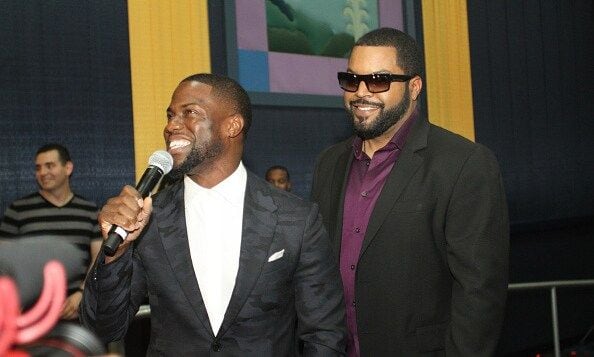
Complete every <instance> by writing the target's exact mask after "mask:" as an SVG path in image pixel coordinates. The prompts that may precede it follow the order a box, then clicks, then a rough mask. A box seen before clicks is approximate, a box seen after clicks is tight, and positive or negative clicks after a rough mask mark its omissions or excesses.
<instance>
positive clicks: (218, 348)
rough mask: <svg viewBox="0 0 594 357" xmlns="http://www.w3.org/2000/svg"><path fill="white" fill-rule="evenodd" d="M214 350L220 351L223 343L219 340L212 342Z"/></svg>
mask: <svg viewBox="0 0 594 357" xmlns="http://www.w3.org/2000/svg"><path fill="white" fill-rule="evenodd" d="M212 350H213V351H215V352H219V351H220V350H221V344H220V343H218V342H215V343H213V344H212Z"/></svg>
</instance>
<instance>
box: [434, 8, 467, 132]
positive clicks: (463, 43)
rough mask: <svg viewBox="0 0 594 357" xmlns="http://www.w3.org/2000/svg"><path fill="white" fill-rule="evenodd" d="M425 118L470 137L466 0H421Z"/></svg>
mask: <svg viewBox="0 0 594 357" xmlns="http://www.w3.org/2000/svg"><path fill="white" fill-rule="evenodd" d="M422 9H423V38H424V42H425V70H426V72H425V74H426V89H427V106H428V111H429V119H430V120H431V122H433V123H434V124H437V125H439V126H442V127H444V128H447V129H449V130H451V131H454V132H456V133H458V134H460V135H462V136H465V137H466V138H468V139H470V140H474V115H473V111H472V82H471V74H470V49H469V44H468V19H467V11H466V0H423V2H422Z"/></svg>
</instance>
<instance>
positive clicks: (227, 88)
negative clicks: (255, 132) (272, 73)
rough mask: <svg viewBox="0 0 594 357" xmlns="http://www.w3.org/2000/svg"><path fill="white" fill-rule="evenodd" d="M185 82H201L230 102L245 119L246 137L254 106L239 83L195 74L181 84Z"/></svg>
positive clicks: (212, 75) (244, 130) (244, 134)
mask: <svg viewBox="0 0 594 357" xmlns="http://www.w3.org/2000/svg"><path fill="white" fill-rule="evenodd" d="M183 82H200V83H204V84H208V85H209V86H212V88H213V95H214V96H216V97H218V98H220V99H223V100H225V101H229V102H230V105H231V106H233V110H235V111H236V112H237V113H239V114H240V115H241V116H242V117H243V121H244V123H243V136H244V138H245V137H246V135H247V132H248V130H249V128H250V126H251V125H252V104H251V102H250V97H249V96H248V94H247V92H246V91H245V89H243V87H242V86H241V85H240V84H239V83H237V82H236V81H234V80H233V79H231V78H229V77H225V76H220V75H217V74H212V73H197V74H193V75H191V76H189V77H186V78H184V79H183V80H182V81H181V82H180V83H183Z"/></svg>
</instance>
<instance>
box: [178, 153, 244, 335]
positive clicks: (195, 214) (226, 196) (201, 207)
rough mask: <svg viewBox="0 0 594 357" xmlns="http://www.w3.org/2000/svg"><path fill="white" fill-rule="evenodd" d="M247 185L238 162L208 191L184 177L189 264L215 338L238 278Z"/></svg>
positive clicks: (242, 168) (241, 164) (242, 167)
mask: <svg viewBox="0 0 594 357" xmlns="http://www.w3.org/2000/svg"><path fill="white" fill-rule="evenodd" d="M246 183H247V172H246V170H245V167H244V166H243V163H241V162H240V163H239V166H238V167H237V169H236V170H235V172H233V174H231V176H229V177H227V178H226V179H225V180H224V181H222V182H220V183H219V184H218V185H216V186H214V187H212V188H210V189H208V188H204V187H201V186H200V185H198V184H197V183H196V182H194V181H192V180H191V179H190V178H189V177H187V176H186V177H185V178H184V202H185V211H186V212H185V213H186V226H187V229H188V240H189V244H190V254H191V256H192V265H193V266H194V272H195V273H196V279H197V280H198V286H199V287H200V293H201V294H202V298H203V299H204V304H205V306H206V311H207V312H208V318H209V320H210V325H211V327H212V330H213V332H214V334H215V335H216V334H217V333H218V331H219V328H220V327H221V323H222V322H223V318H224V316H225V311H227V306H228V305H229V300H230V298H231V293H232V292H233V288H234V287H235V279H236V278H237V270H238V268H239V252H240V248H241V230H242V222H243V200H244V196H245V187H246Z"/></svg>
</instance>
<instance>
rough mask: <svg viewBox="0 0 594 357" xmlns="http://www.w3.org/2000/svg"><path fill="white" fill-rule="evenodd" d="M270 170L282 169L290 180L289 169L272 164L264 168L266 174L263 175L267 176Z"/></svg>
mask: <svg viewBox="0 0 594 357" xmlns="http://www.w3.org/2000/svg"><path fill="white" fill-rule="evenodd" d="M272 170H282V171H284V172H285V173H286V174H287V180H289V181H290V180H291V176H290V175H289V170H288V169H287V168H286V167H284V166H281V165H274V166H270V167H269V168H268V170H266V175H264V177H266V178H268V174H269V173H270V172H271V171H272Z"/></svg>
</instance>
